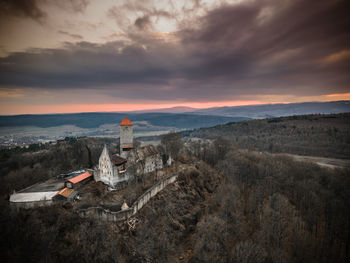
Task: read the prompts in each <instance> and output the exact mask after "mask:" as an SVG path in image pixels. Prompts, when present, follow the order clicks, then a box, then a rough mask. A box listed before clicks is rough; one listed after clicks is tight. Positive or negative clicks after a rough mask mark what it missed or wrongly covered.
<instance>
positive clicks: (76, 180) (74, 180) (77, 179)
mask: <svg viewBox="0 0 350 263" xmlns="http://www.w3.org/2000/svg"><path fill="white" fill-rule="evenodd" d="M90 176H92V175H91V174H90V173H89V172H85V173H82V174H81V175H78V176H76V177H73V178H71V179H69V180H68V181H69V182H71V183H73V184H76V183H79V182H81V181H83V180H85V179H86V178H88V177H90Z"/></svg>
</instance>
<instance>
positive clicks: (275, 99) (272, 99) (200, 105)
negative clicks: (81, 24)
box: [0, 93, 350, 115]
mask: <svg viewBox="0 0 350 263" xmlns="http://www.w3.org/2000/svg"><path fill="white" fill-rule="evenodd" d="M257 97H259V98H260V100H236V101H209V102H179V103H169V102H163V103H158V104H154V103H152V104H150V103H127V104H64V105H62V104H60V105H24V106H23V108H21V107H18V105H14V107H13V108H11V107H9V108H7V110H8V111H6V109H3V108H2V107H1V106H0V112H1V113H0V115H21V114H66V113H86V112H133V111H149V110H155V111H156V110H161V109H167V108H174V107H189V108H193V109H196V110H197V109H207V108H214V107H235V106H237V107H238V106H253V105H265V104H289V103H302V102H330V101H342V100H343V101H346V100H350V93H343V94H327V95H323V96H317V97H315V96H309V97H293V96H289V97H288V96H278V95H262V96H257ZM283 98H285V99H286V100H283ZM14 108H16V109H14Z"/></svg>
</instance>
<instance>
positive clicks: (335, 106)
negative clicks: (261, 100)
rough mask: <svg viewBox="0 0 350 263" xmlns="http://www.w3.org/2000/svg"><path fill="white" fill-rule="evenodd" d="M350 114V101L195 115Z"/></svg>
mask: <svg viewBox="0 0 350 263" xmlns="http://www.w3.org/2000/svg"><path fill="white" fill-rule="evenodd" d="M343 112H350V101H331V102H304V103H289V104H265V105H251V106H237V107H219V108H209V109H201V110H196V111H194V112H193V113H195V114H205V115H219V116H229V117H234V116H240V117H242V116H244V117H248V118H252V119H262V118H271V117H282V116H292V115H305V114H320V113H321V114H330V113H343Z"/></svg>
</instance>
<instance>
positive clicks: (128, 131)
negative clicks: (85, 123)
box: [10, 117, 173, 208]
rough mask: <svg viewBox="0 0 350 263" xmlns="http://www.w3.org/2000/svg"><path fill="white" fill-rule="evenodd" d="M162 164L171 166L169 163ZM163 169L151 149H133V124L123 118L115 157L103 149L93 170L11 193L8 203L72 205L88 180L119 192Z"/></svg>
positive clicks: (66, 175) (160, 158) (67, 175)
mask: <svg viewBox="0 0 350 263" xmlns="http://www.w3.org/2000/svg"><path fill="white" fill-rule="evenodd" d="M166 163H167V164H168V165H171V159H170V160H167V162H166ZM163 165H164V164H163V159H162V154H161V152H160V151H159V150H158V149H157V148H156V147H155V146H153V145H148V146H144V147H138V148H134V143H133V124H132V122H131V121H130V120H129V119H128V118H127V117H125V118H124V119H123V120H122V122H121V123H120V148H119V154H113V155H111V154H110V153H109V152H108V149H107V147H106V145H105V146H104V148H103V150H102V153H101V155H100V158H99V162H98V165H97V166H96V167H95V169H93V170H92V169H84V170H79V171H74V172H71V173H68V174H63V177H61V175H60V176H58V177H56V178H51V179H49V180H47V181H45V182H42V183H39V184H35V185H32V186H30V187H27V188H25V189H23V190H21V191H19V192H17V193H16V192H15V191H14V192H13V194H12V195H11V196H10V202H11V203H12V204H14V205H16V207H26V208H30V207H34V206H35V205H39V206H42V205H50V204H52V203H53V202H55V201H73V200H75V199H79V191H80V189H82V188H83V187H84V185H85V184H87V183H88V182H89V181H91V180H92V179H94V180H95V181H96V182H102V183H104V184H105V185H107V186H108V190H119V189H122V188H124V187H126V186H127V185H128V184H129V182H130V181H131V180H132V179H133V178H135V177H137V176H144V175H145V174H147V173H151V172H156V171H157V170H159V169H162V168H163ZM171 180H173V179H171ZM163 187H164V185H163ZM157 189H158V188H157ZM158 190H159V189H158Z"/></svg>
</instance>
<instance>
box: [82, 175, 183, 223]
mask: <svg viewBox="0 0 350 263" xmlns="http://www.w3.org/2000/svg"><path fill="white" fill-rule="evenodd" d="M177 176H178V175H177V174H173V175H170V176H168V177H166V178H164V179H162V180H161V181H159V182H158V183H156V184H154V185H153V186H152V187H151V188H150V189H148V190H147V191H146V192H144V193H143V194H142V195H141V196H140V197H139V198H137V200H136V201H135V202H134V203H133V205H132V206H131V207H130V208H128V209H125V210H121V211H117V212H113V211H110V210H108V209H104V208H102V207H89V208H86V209H80V210H78V213H79V215H80V216H81V217H89V218H95V219H98V220H103V221H114V222H117V221H121V220H126V219H128V218H129V217H131V216H133V215H135V214H136V213H137V212H138V211H139V210H140V209H141V208H142V207H143V206H144V205H145V204H147V203H148V201H149V200H150V199H151V198H152V197H153V196H155V195H156V194H157V193H159V192H160V191H162V190H163V189H164V188H165V187H166V186H167V185H168V184H171V183H173V182H175V181H176V179H177Z"/></svg>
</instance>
